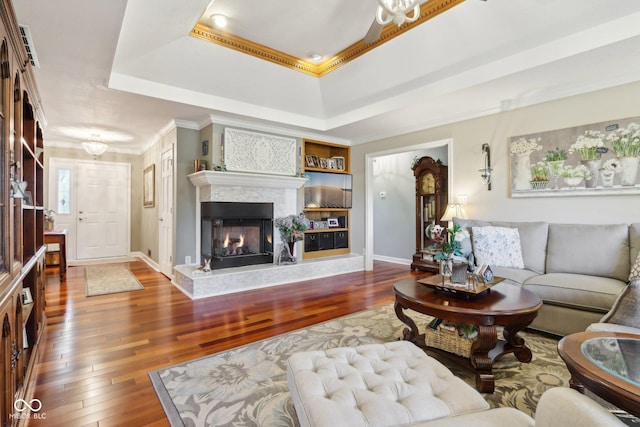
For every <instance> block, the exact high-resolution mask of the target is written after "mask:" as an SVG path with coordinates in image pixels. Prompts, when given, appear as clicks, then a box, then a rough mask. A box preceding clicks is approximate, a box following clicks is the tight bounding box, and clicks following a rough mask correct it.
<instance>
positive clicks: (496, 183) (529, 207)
mask: <svg viewBox="0 0 640 427" xmlns="http://www.w3.org/2000/svg"><path fill="white" fill-rule="evenodd" d="M638 99H640V83H633V84H627V85H622V86H619V87H616V88H612V89H607V90H602V91H597V92H592V93H588V94H584V95H579V96H573V97H567V98H563V99H560V100H557V101H552V102H546V103H542V104H539V105H535V106H531V107H527V108H522V109H518V110H513V111H506V112H502V113H499V114H494V115H491V116H486V117H482V118H478V119H473V120H466V121H462V122H457V123H453V124H449V125H445V126H439V127H435V128H431V129H424V130H421V131H417V132H412V133H409V134H406V135H400V136H397V137H393V138H386V139H383V140H379V141H374V142H371V143H368V144H361V145H356V146H354V147H353V149H352V163H351V167H352V171H353V175H354V180H353V182H354V204H353V209H352V211H351V216H352V218H353V219H352V221H351V224H352V243H353V248H354V249H355V250H356V251H359V248H363V247H364V240H365V238H364V236H365V223H364V222H365V181H364V175H365V156H366V155H367V154H371V153H378V152H384V151H388V150H390V149H394V150H397V149H398V148H399V147H411V146H414V145H417V144H422V143H425V142H429V141H440V140H444V139H448V138H451V139H452V141H453V142H452V148H453V151H452V156H451V158H449V165H450V169H451V171H450V174H449V175H450V177H451V178H452V182H451V185H450V188H451V192H450V196H449V197H450V200H451V199H452V198H455V196H457V195H461V194H465V195H468V197H469V199H468V204H467V205H466V212H467V214H468V216H469V217H471V218H478V219H492V220H515V221H539V220H545V221H550V222H564V223H631V222H640V216H639V214H638V212H640V195H626V196H616V195H608V196H574V197H536V198H512V197H511V196H510V184H509V177H510V170H509V167H510V161H509V160H510V157H509V146H508V139H509V137H511V136H514V135H525V134H529V133H536V132H543V131H549V130H554V129H562V128H565V127H572V126H578V125H585V124H589V123H598V122H603V121H608V120H615V119H622V118H627V117H635V116H640V103H639V102H638ZM484 142H487V143H489V144H490V146H491V153H492V159H491V160H492V167H493V168H494V175H493V177H494V179H493V185H492V186H493V189H492V191H487V189H486V187H485V186H483V185H482V183H481V182H480V176H479V173H478V169H480V168H481V167H483V161H484V157H483V155H482V151H481V147H482V143H484ZM393 233H394V230H393V228H388V229H387V232H386V233H385V234H384V235H382V236H378V235H376V237H375V238H376V239H378V238H387V236H390V235H392V234H393Z"/></svg>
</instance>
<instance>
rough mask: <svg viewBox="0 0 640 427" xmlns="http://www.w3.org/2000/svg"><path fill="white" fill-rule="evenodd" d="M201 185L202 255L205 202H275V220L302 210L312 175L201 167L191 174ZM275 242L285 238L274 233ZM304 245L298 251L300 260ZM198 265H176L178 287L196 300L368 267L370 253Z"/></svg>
mask: <svg viewBox="0 0 640 427" xmlns="http://www.w3.org/2000/svg"><path fill="white" fill-rule="evenodd" d="M188 177H189V180H191V182H192V184H193V185H194V186H196V188H197V191H196V233H195V235H196V242H195V244H196V251H195V252H196V259H197V260H199V259H200V203H201V202H261V203H273V215H274V218H278V217H281V216H286V215H290V214H292V213H296V212H298V210H299V206H302V203H301V202H300V203H298V202H299V201H298V197H300V193H301V192H300V191H299V190H300V188H301V187H302V186H303V185H304V183H305V181H306V179H305V178H300V177H292V176H281V175H267V174H256V173H245V172H219V171H200V172H196V173H193V174H191V175H189V176H188ZM274 238H275V241H274V243H275V246H274V247H277V246H278V243H280V240H279V239H280V236H279V234H278V233H274ZM302 250H303V249H302V243H301V242H299V243H297V244H296V249H295V252H296V254H297V255H298V259H300V258H301V257H300V254H302ZM197 267H198V265H197V264H193V265H177V266H175V267H174V285H175V286H177V287H178V288H179V289H180V290H182V291H183V292H184V293H185V294H186V295H188V296H189V297H190V298H192V299H198V298H206V297H211V296H216V295H223V294H228V293H233V292H241V291H245V290H250V289H258V288H264V287H268V286H275V285H282V284H286V283H292V282H299V281H303V280H309V279H315V278H321V277H328V276H333V275H336V274H342V273H349V272H354V271H362V270H364V256H363V255H358V254H350V255H346V256H334V257H326V258H316V259H313V260H308V261H305V260H302V261H298V263H297V264H294V265H275V264H261V265H251V266H243V267H235V268H224V269H220V270H214V271H212V272H210V273H206V274H203V273H201V272H199V271H196V269H197Z"/></svg>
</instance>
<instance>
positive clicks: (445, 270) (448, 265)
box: [440, 258, 453, 278]
mask: <svg viewBox="0 0 640 427" xmlns="http://www.w3.org/2000/svg"><path fill="white" fill-rule="evenodd" d="M451 273H453V260H452V259H451V258H447V259H443V260H440V274H441V275H442V277H443V278H449V277H451Z"/></svg>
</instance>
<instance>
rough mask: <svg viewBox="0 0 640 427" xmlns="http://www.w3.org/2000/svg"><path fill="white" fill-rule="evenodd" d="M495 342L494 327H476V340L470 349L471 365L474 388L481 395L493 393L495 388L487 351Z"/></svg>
mask: <svg viewBox="0 0 640 427" xmlns="http://www.w3.org/2000/svg"><path fill="white" fill-rule="evenodd" d="M497 342H498V337H497V335H496V326H495V325H478V339H477V341H476V342H475V343H474V344H473V347H472V349H471V365H472V366H473V368H474V369H475V370H476V388H477V389H478V391H480V392H481V393H493V390H494V387H495V381H494V378H493V372H492V364H493V360H492V359H491V357H490V356H489V351H490V350H491V349H493V348H494V347H495V346H496V343H497Z"/></svg>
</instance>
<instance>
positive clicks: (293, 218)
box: [275, 213, 311, 242]
mask: <svg viewBox="0 0 640 427" xmlns="http://www.w3.org/2000/svg"><path fill="white" fill-rule="evenodd" d="M310 225H311V224H310V222H309V219H308V218H307V217H306V216H304V213H299V214H298V215H293V214H292V215H287V216H284V217H280V218H276V220H275V226H276V227H277V228H278V230H279V231H280V238H281V239H282V241H284V242H297V241H298V240H302V239H304V232H305V231H306V230H308V229H309V226H310Z"/></svg>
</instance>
